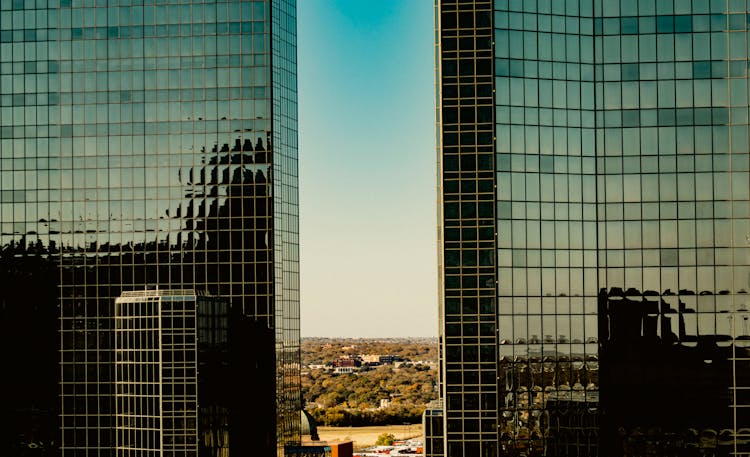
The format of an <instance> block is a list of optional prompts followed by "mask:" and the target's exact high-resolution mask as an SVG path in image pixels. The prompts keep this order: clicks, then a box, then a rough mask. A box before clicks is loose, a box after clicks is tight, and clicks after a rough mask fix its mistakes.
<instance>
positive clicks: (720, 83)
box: [443, 77, 748, 122]
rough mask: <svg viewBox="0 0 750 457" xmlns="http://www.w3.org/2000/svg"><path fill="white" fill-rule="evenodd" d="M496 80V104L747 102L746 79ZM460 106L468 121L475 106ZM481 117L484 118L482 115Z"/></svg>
mask: <svg viewBox="0 0 750 457" xmlns="http://www.w3.org/2000/svg"><path fill="white" fill-rule="evenodd" d="M495 86H496V90H497V91H498V92H497V95H496V103H497V105H501V106H502V105H511V106H524V107H542V108H558V109H566V108H567V109H574V110H579V109H581V110H584V113H585V112H591V111H593V110H596V109H598V110H602V109H604V110H609V109H622V108H625V109H639V108H640V109H656V108H662V109H667V108H713V109H719V108H724V109H726V108H728V107H729V106H735V107H738V108H747V106H748V95H747V92H748V89H747V80H745V79H732V80H728V79H695V80H676V81H674V80H663V81H661V80H660V81H623V82H619V81H618V82H603V83H593V82H576V81H558V80H549V79H531V78H504V77H498V78H497V79H496V81H495ZM451 109H455V108H452V107H451V106H450V105H444V107H443V111H444V112H447V113H448V114H450V110H451ZM461 109H462V110H467V111H466V113H464V112H463V111H462V112H461V115H462V116H461V119H462V120H463V119H464V117H465V118H466V121H465V122H473V120H472V119H473V115H472V113H471V112H470V111H468V110H470V109H471V106H468V107H462V108H461ZM475 109H477V108H475ZM464 114H465V116H464ZM478 114H479V115H481V114H482V113H481V112H479V113H478ZM745 117H746V116H745ZM449 119H453V118H449ZM478 119H483V118H479V117H478ZM480 122H481V121H480Z"/></svg>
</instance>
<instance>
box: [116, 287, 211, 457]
mask: <svg viewBox="0 0 750 457" xmlns="http://www.w3.org/2000/svg"><path fill="white" fill-rule="evenodd" d="M149 295H150V296H149ZM165 295H166V294H162V293H159V292H158V291H157V292H156V293H155V294H149V293H148V292H145V293H131V294H124V295H123V296H121V297H119V298H117V299H116V300H115V402H116V409H115V414H116V419H115V421H116V428H117V431H116V434H117V437H116V440H117V441H116V446H117V451H116V455H117V456H118V457H120V456H121V457H131V456H159V455H163V454H167V455H174V456H185V457H189V456H192V457H197V455H198V429H197V422H198V398H197V386H198V378H197V376H198V375H197V369H198V357H197V354H198V353H197V340H196V336H197V335H196V333H197V325H196V318H197V310H198V297H197V296H195V295H194V293H193V292H192V291H182V295H180V294H179V292H178V293H177V294H175V295H166V296H165Z"/></svg>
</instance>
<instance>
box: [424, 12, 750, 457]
mask: <svg viewBox="0 0 750 457" xmlns="http://www.w3.org/2000/svg"><path fill="white" fill-rule="evenodd" d="M435 5H436V15H435V19H436V67H437V90H438V97H437V98H438V103H437V105H438V106H437V120H438V149H439V154H438V155H439V187H440V205H439V224H440V230H439V236H440V249H441V255H440V256H439V257H440V273H441V275H440V276H441V296H440V298H441V303H440V310H441V311H440V319H441V323H440V327H441V335H440V336H441V345H442V348H441V349H442V379H441V385H442V396H443V400H444V409H443V414H444V424H445V448H444V453H445V454H444V455H446V456H449V457H454V456H462V455H476V456H495V455H510V456H515V455H519V456H520V455H526V456H529V455H560V456H563V455H579V456H583V455H587V456H588V455H601V456H607V457H611V456H618V455H622V456H624V455H627V456H641V455H670V456H673V455H675V456H676V455H680V456H681V455H691V456H692V455H717V456H718V455H747V453H748V452H750V414H748V413H750V409H748V408H749V407H750V351H749V347H748V346H750V344H749V343H750V311H749V310H750V298H748V291H750V195H749V194H750V179H749V178H750V172H749V170H750V166H749V165H748V163H749V160H748V157H749V156H748V143H749V139H748V91H749V90H750V87H749V86H748V46H750V43H749V42H748V25H749V24H750V15H749V14H748V13H749V10H748V4H747V2H746V0H720V1H715V0H664V1H647V0H638V1H636V0H632V1H631V0H629V1H620V0H593V1H581V0H559V1H558V0H523V1H522V0H494V1H493V0H437V1H436V2H435Z"/></svg>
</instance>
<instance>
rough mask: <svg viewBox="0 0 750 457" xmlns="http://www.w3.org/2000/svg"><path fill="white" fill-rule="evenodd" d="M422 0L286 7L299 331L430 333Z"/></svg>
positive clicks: (427, 94) (432, 260)
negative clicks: (296, 137) (293, 107)
mask: <svg viewBox="0 0 750 457" xmlns="http://www.w3.org/2000/svg"><path fill="white" fill-rule="evenodd" d="M433 36H434V32H433V12H432V1H431V0H300V1H298V30H297V42H298V84H299V121H300V127H299V131H300V142H299V149H300V153H299V156H300V159H299V164H300V170H299V172H300V269H301V271H300V273H301V308H302V310H301V320H302V322H301V326H302V327H301V331H302V336H343V337H359V336H361V337H390V336H434V335H437V284H436V278H437V273H436V213H435V201H436V192H435V183H436V174H435V173H436V172H435V161H436V154H435V142H434V138H435V131H434V118H435V117H434V93H435V92H434V80H433V55H434V51H433Z"/></svg>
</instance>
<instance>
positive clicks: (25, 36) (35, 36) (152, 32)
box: [0, 21, 268, 43]
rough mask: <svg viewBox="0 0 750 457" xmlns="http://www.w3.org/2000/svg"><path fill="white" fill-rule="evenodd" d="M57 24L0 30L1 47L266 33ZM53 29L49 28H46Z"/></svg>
mask: <svg viewBox="0 0 750 457" xmlns="http://www.w3.org/2000/svg"><path fill="white" fill-rule="evenodd" d="M57 25H58V24H49V25H47V24H44V23H43V24H39V25H38V26H37V28H33V29H9V30H8V29H2V30H0V43H14V42H15V43H20V42H39V41H50V42H55V41H70V40H116V39H128V38H161V37H167V38H170V39H171V40H176V39H182V38H194V37H202V36H206V37H210V36H213V35H236V34H243V35H263V34H264V33H266V32H268V30H267V26H266V24H265V22H263V21H255V22H220V23H216V22H211V23H205V24H204V23H195V24H190V23H187V24H173V25H155V26H154V25H151V26H109V27H71V28H60V29H58V28H56V27H57ZM48 26H52V28H47V27H48Z"/></svg>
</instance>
